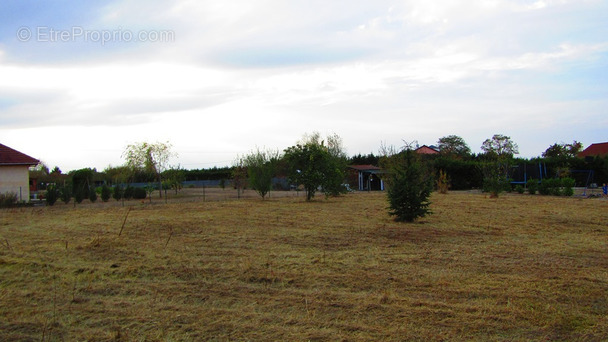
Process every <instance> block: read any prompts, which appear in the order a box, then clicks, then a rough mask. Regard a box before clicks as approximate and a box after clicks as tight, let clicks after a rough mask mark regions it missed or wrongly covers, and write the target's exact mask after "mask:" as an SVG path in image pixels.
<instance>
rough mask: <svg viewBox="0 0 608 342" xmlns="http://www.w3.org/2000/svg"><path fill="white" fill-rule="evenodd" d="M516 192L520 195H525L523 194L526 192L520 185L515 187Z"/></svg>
mask: <svg viewBox="0 0 608 342" xmlns="http://www.w3.org/2000/svg"><path fill="white" fill-rule="evenodd" d="M515 191H517V193H518V194H523V193H524V192H525V189H524V187H523V186H521V185H519V184H518V185H517V186H516V187H515Z"/></svg>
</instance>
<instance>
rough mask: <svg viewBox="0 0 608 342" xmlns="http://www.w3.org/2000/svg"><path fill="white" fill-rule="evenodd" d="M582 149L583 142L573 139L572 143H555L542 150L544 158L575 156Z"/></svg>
mask: <svg viewBox="0 0 608 342" xmlns="http://www.w3.org/2000/svg"><path fill="white" fill-rule="evenodd" d="M582 150H583V144H581V143H580V142H578V141H576V140H574V141H573V142H572V144H564V143H561V144H558V143H555V144H553V145H551V146H549V148H547V149H546V150H545V152H543V154H542V156H543V157H545V158H575V157H576V156H577V155H578V154H579V153H580V152H581V151H582Z"/></svg>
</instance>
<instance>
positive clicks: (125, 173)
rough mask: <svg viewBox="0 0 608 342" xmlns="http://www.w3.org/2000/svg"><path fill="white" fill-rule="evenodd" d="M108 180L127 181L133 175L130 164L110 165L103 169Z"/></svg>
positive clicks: (115, 181)
mask: <svg viewBox="0 0 608 342" xmlns="http://www.w3.org/2000/svg"><path fill="white" fill-rule="evenodd" d="M103 173H104V174H105V176H106V178H105V179H106V180H107V181H108V182H110V183H111V184H122V183H126V182H127V181H128V179H129V176H131V170H130V169H129V167H128V166H108V167H106V168H105V169H104V170H103Z"/></svg>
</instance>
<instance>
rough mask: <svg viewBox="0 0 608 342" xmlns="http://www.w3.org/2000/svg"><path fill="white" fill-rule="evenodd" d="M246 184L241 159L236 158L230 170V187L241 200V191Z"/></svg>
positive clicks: (245, 172)
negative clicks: (231, 186)
mask: <svg viewBox="0 0 608 342" xmlns="http://www.w3.org/2000/svg"><path fill="white" fill-rule="evenodd" d="M246 184H247V168H246V167H245V163H244V162H243V158H237V159H236V160H235V162H234V165H233V169H232V185H233V186H234V188H235V189H236V194H237V198H241V194H242V192H243V189H245V186H246Z"/></svg>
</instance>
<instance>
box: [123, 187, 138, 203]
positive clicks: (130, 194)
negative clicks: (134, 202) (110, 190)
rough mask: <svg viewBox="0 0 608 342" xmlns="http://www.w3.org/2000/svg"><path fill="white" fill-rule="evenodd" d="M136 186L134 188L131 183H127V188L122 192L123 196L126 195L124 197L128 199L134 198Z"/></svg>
mask: <svg viewBox="0 0 608 342" xmlns="http://www.w3.org/2000/svg"><path fill="white" fill-rule="evenodd" d="M134 189H135V188H133V187H132V186H130V185H127V187H126V188H125V190H124V191H123V193H122V197H124V199H126V200H130V199H131V198H133V191H134Z"/></svg>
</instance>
